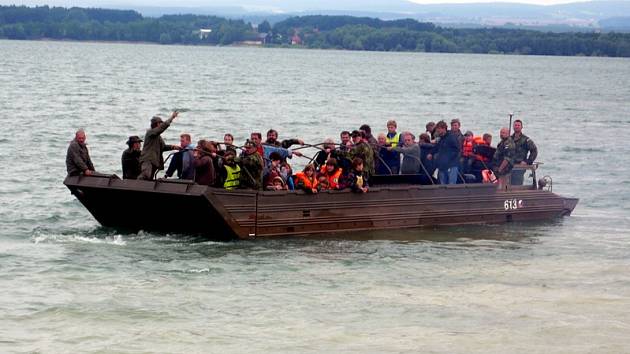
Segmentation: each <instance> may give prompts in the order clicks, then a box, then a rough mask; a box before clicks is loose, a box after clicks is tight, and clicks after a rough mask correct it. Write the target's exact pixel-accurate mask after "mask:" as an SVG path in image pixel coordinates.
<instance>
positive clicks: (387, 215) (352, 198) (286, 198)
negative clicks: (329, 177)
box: [64, 176, 578, 239]
mask: <svg viewBox="0 0 630 354" xmlns="http://www.w3.org/2000/svg"><path fill="white" fill-rule="evenodd" d="M64 184H66V186H67V187H68V188H69V189H70V191H71V192H72V194H74V195H75V196H76V197H77V199H78V200H79V201H80V202H81V203H82V204H83V205H84V206H85V207H86V208H87V209H88V210H89V211H90V213H91V214H92V215H93V216H94V217H95V219H96V220H97V221H98V222H99V223H101V224H102V225H103V226H107V227H114V228H121V229H128V230H133V231H136V230H147V231H161V232H175V233H201V234H204V235H207V236H208V237H210V238H213V239H230V238H250V237H278V236H295V235H316V234H335V233H347V232H352V231H361V230H384V229H401V228H416V227H423V226H435V225H465V224H482V223H504V222H511V221H526V220H547V219H553V218H557V217H560V216H565V215H570V214H571V212H572V211H573V209H574V208H575V206H576V204H577V202H578V200H577V199H575V198H564V197H561V196H558V195H556V194H554V193H552V192H549V191H543V190H537V189H534V188H527V187H520V188H509V189H505V188H504V189H499V188H497V187H496V186H495V185H491V184H460V185H429V186H426V185H391V186H380V187H376V188H372V189H371V190H370V192H369V193H352V192H350V191H348V190H344V191H326V192H322V193H319V194H315V195H313V194H305V193H303V192H301V191H297V192H294V191H275V192H262V191H260V192H257V191H250V190H237V191H226V190H224V189H219V188H212V187H206V186H200V185H196V184H194V183H185V182H179V181H139V180H121V179H119V178H118V177H116V176H107V177H102V176H101V177H85V176H75V177H68V178H66V180H65V181H64Z"/></svg>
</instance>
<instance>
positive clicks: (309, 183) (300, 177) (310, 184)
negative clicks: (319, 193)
mask: <svg viewBox="0 0 630 354" xmlns="http://www.w3.org/2000/svg"><path fill="white" fill-rule="evenodd" d="M295 177H296V178H297V182H298V183H296V184H299V183H300V181H302V184H303V185H304V187H305V188H308V189H314V188H317V178H315V173H313V179H312V180H310V179H308V177H307V176H306V174H304V171H300V172H298V173H296V174H295Z"/></svg>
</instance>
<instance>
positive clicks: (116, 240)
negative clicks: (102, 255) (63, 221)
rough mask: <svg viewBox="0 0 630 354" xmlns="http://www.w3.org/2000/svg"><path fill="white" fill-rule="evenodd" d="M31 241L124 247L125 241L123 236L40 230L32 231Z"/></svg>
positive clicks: (36, 242)
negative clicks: (99, 235) (100, 235)
mask: <svg viewBox="0 0 630 354" xmlns="http://www.w3.org/2000/svg"><path fill="white" fill-rule="evenodd" d="M31 241H32V242H33V243H35V244H39V243H93V244H109V245H115V246H126V245H127V241H126V240H125V238H124V237H123V235H111V236H105V237H98V236H91V235H81V234H63V233H50V232H46V231H42V230H38V229H36V230H34V231H33V233H32V235H31Z"/></svg>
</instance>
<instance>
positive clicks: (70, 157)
mask: <svg viewBox="0 0 630 354" xmlns="http://www.w3.org/2000/svg"><path fill="white" fill-rule="evenodd" d="M86 139H87V137H86V135H85V131H83V129H80V130H78V131H77V132H76V133H75V134H74V140H72V141H71V142H70V146H68V153H67V154H66V170H67V171H68V176H79V175H86V176H90V175H92V173H94V165H93V164H92V159H90V153H89V151H88V148H87V146H86V145H85V141H86Z"/></svg>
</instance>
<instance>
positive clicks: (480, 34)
mask: <svg viewBox="0 0 630 354" xmlns="http://www.w3.org/2000/svg"><path fill="white" fill-rule="evenodd" d="M202 29H204V30H206V31H201V30H202ZM207 30H210V31H207ZM0 38H6V39H31V40H37V39H58V40H96V41H128V42H136V41H137V42H152V43H162V44H192V45H203V44H207V45H231V44H239V43H243V42H247V43H250V44H251V43H257V44H260V45H267V46H300V47H306V48H320V49H345V50H370V51H415V52H443V53H493V54H531V55H566V56H573V55H585V56H610V57H630V34H628V33H614V32H610V33H596V32H591V33H585V32H565V33H557V32H540V31H533V30H520V29H504V28H477V29H461V28H459V29H454V28H446V27H439V26H435V25H434V24H432V23H424V22H418V21H416V20H412V19H404V20H390V21H386V20H380V19H376V18H368V17H353V16H322V15H313V16H296V17H291V18H288V19H286V20H284V21H281V22H278V23H275V24H274V25H273V26H271V25H270V24H269V22H267V21H263V22H262V23H260V24H258V25H257V26H253V25H252V24H251V23H246V22H244V21H243V20H234V19H226V18H222V17H217V16H207V15H192V14H184V15H164V16H161V17H158V18H152V17H143V16H142V15H141V14H139V13H138V12H136V11H132V10H109V9H93V8H77V7H73V8H62V7H48V6H39V7H26V6H0Z"/></svg>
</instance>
